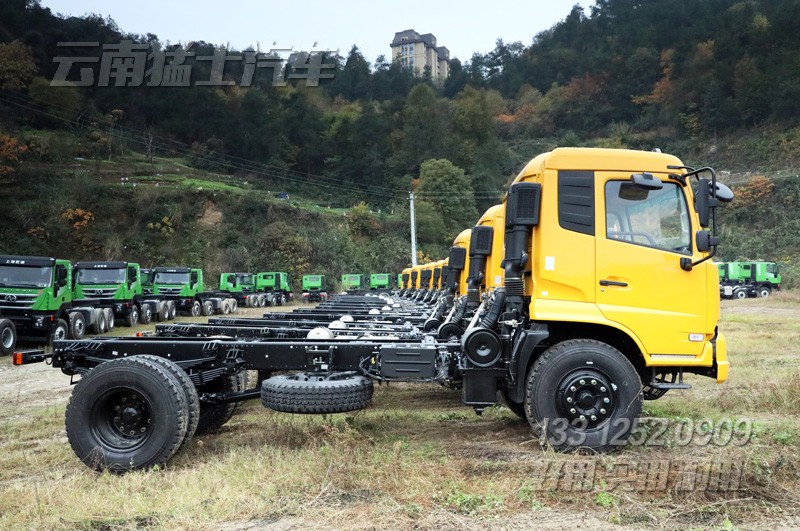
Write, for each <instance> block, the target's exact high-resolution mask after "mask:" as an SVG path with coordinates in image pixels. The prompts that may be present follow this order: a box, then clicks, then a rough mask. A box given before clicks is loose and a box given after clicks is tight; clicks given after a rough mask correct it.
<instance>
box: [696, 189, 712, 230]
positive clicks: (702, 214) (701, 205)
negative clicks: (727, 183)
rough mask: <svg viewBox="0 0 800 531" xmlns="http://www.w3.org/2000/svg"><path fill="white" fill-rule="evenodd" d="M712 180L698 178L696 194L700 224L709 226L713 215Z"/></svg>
mask: <svg viewBox="0 0 800 531" xmlns="http://www.w3.org/2000/svg"><path fill="white" fill-rule="evenodd" d="M710 200H711V181H709V180H708V179H698V181H697V195H695V196H694V209H695V210H696V211H697V217H699V218H700V226H701V227H708V223H709V219H710V216H711V201H710Z"/></svg>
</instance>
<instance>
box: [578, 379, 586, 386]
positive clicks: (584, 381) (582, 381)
mask: <svg viewBox="0 0 800 531" xmlns="http://www.w3.org/2000/svg"><path fill="white" fill-rule="evenodd" d="M578 383H579V384H581V385H586V380H581V381H580V382H578Z"/></svg>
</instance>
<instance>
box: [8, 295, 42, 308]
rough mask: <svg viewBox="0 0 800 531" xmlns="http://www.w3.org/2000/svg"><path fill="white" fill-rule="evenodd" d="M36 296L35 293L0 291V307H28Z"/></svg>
mask: <svg viewBox="0 0 800 531" xmlns="http://www.w3.org/2000/svg"><path fill="white" fill-rule="evenodd" d="M38 296H39V295H37V294H36V293H2V292H0V308H17V309H18V308H30V307H31V306H33V301H35V300H36V297H38Z"/></svg>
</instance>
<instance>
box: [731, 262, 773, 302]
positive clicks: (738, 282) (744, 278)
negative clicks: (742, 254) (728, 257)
mask: <svg viewBox="0 0 800 531" xmlns="http://www.w3.org/2000/svg"><path fill="white" fill-rule="evenodd" d="M717 269H718V271H719V290H720V296H721V297H722V298H724V299H746V298H748V297H769V296H770V294H771V293H772V292H773V291H774V290H780V289H781V275H780V266H779V265H778V264H777V263H775V262H721V263H718V264H717Z"/></svg>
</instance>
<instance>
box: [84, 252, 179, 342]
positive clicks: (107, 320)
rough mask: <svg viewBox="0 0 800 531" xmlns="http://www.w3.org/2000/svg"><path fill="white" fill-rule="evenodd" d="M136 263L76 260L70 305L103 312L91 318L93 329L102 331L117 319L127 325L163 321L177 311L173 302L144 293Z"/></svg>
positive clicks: (111, 326)
mask: <svg viewBox="0 0 800 531" xmlns="http://www.w3.org/2000/svg"><path fill="white" fill-rule="evenodd" d="M141 271H142V270H141V268H140V267H139V264H137V263H135V262H120V261H107V262H78V263H76V264H75V268H74V275H73V278H72V304H73V306H75V307H91V308H98V309H101V310H102V311H103V312H104V315H100V316H98V317H97V318H95V319H93V320H92V331H93V332H94V333H103V332H105V331H106V330H111V329H113V328H114V325H115V322H116V321H117V320H120V321H123V322H124V323H125V324H126V325H128V326H134V325H136V324H137V323H141V324H148V323H149V322H150V321H152V320H154V319H155V320H157V321H166V320H168V319H174V318H175V315H176V314H177V308H176V304H175V301H173V300H166V299H164V298H161V297H158V296H156V295H153V294H152V291H151V293H145V292H144V289H143V286H142V274H141Z"/></svg>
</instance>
